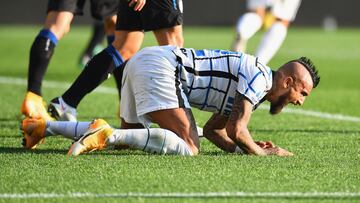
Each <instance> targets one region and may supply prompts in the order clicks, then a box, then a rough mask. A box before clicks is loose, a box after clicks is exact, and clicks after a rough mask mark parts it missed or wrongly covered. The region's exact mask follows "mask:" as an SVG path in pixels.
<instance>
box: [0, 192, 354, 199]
mask: <svg viewBox="0 0 360 203" xmlns="http://www.w3.org/2000/svg"><path fill="white" fill-rule="evenodd" d="M54 198H328V199H340V198H360V192H199V193H180V192H174V193H141V192H129V193H80V192H76V193H71V192H70V193H2V194H1V193H0V199H54Z"/></svg>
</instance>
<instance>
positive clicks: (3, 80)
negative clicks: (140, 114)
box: [0, 76, 360, 122]
mask: <svg viewBox="0 0 360 203" xmlns="http://www.w3.org/2000/svg"><path fill="white" fill-rule="evenodd" d="M43 83H44V87H46V88H54V89H67V88H68V87H69V86H70V85H71V83H65V82H55V81H46V80H45V81H44V82H43ZM0 84H6V85H10V84H11V85H20V86H26V84H27V80H26V79H23V78H16V77H5V76H0ZM94 92H97V93H103V94H117V90H116V89H115V88H111V87H101V86H100V87H98V88H96V89H95V91H94ZM259 109H262V110H268V109H269V106H266V105H260V106H259ZM282 112H284V113H291V114H300V115H305V116H312V117H318V118H324V119H330V120H338V121H350V122H360V117H355V116H347V115H342V114H331V113H325V112H318V111H312V110H302V109H294V108H285V109H284V110H283V111H282Z"/></svg>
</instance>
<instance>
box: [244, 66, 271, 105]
mask: <svg viewBox="0 0 360 203" xmlns="http://www.w3.org/2000/svg"><path fill="white" fill-rule="evenodd" d="M237 91H238V92H239V93H240V94H242V95H244V96H245V97H246V98H247V99H248V100H249V101H250V102H251V103H252V105H256V104H258V103H259V102H260V100H261V99H262V98H263V97H264V96H265V94H266V93H267V91H268V90H267V85H266V78H265V77H264V75H263V74H262V72H261V71H259V72H257V73H255V74H250V75H249V74H248V75H247V76H245V75H242V76H240V78H239V82H238V86H237Z"/></svg>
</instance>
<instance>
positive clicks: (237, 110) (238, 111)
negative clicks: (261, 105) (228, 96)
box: [229, 92, 244, 123]
mask: <svg viewBox="0 0 360 203" xmlns="http://www.w3.org/2000/svg"><path fill="white" fill-rule="evenodd" d="M243 99H244V96H243V95H241V94H239V93H238V92H236V94H235V100H234V104H233V107H232V112H231V114H230V118H229V121H230V122H232V123H235V122H236V121H237V120H238V119H239V117H241V116H242V115H243V114H244V103H243V102H241V100H243Z"/></svg>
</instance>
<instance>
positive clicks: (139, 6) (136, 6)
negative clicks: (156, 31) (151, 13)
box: [134, 0, 146, 11]
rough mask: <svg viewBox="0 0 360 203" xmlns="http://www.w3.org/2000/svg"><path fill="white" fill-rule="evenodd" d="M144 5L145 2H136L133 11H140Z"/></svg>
mask: <svg viewBox="0 0 360 203" xmlns="http://www.w3.org/2000/svg"><path fill="white" fill-rule="evenodd" d="M145 3H146V0H138V2H137V4H136V5H135V7H134V10H135V11H141V9H142V8H143V7H144V5H145Z"/></svg>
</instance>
